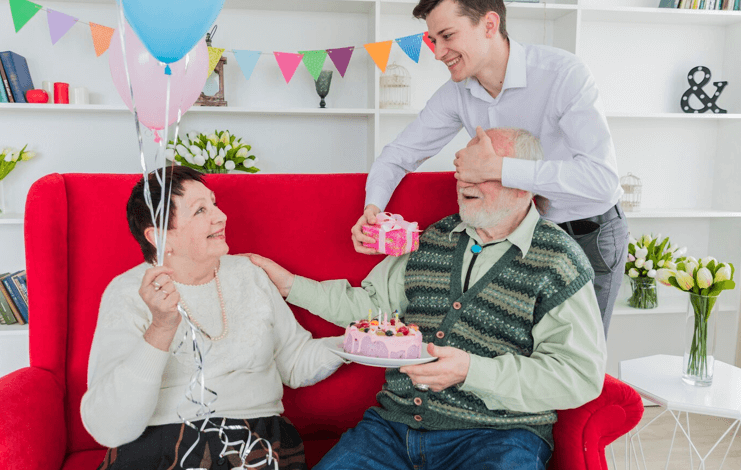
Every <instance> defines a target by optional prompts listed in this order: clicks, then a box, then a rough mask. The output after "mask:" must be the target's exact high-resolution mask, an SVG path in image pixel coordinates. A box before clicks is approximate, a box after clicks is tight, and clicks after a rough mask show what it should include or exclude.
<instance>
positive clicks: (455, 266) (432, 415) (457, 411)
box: [376, 214, 594, 448]
mask: <svg viewBox="0 0 741 470" xmlns="http://www.w3.org/2000/svg"><path fill="white" fill-rule="evenodd" d="M460 222H461V219H460V216H458V215H457V214H456V215H452V216H449V217H447V218H445V219H443V220H441V221H439V222H437V223H436V224H434V225H432V226H431V227H429V228H428V229H427V230H425V232H424V233H423V234H422V236H421V237H420V244H419V250H417V251H416V252H414V253H412V255H411V256H410V258H409V261H408V263H407V268H406V273H405V290H406V295H407V298H408V299H409V307H408V308H407V311H406V312H405V318H404V321H405V322H406V323H415V324H417V325H418V326H419V327H420V331H421V332H422V334H423V338H424V341H425V342H432V343H434V344H436V345H439V346H452V347H455V348H458V349H462V350H463V351H466V352H469V353H471V354H476V355H478V356H482V357H492V358H493V357H497V356H499V355H501V354H517V355H523V356H530V355H531V354H532V352H533V337H532V329H533V327H534V326H535V325H536V324H537V323H538V322H539V321H540V320H541V319H542V318H543V316H544V315H545V314H546V313H547V312H548V311H549V310H550V309H552V308H554V307H556V306H557V305H559V304H561V303H562V302H563V301H565V300H566V299H567V298H569V297H570V296H571V295H573V294H574V293H576V292H577V291H578V290H579V289H581V288H582V287H583V286H584V285H585V284H586V283H587V282H588V281H590V280H592V279H593V276H594V273H593V271H592V268H591V266H590V264H589V261H588V260H587V258H586V256H585V255H584V252H583V251H582V250H581V248H580V247H579V246H578V245H577V244H576V242H574V240H573V239H572V238H571V237H569V235H568V234H566V233H565V232H564V231H563V230H561V229H560V228H558V227H557V226H556V225H555V224H553V223H552V222H549V221H546V220H544V219H540V220H539V221H538V223H537V226H536V228H535V231H534V234H533V240H532V243H531V247H530V249H529V250H528V253H527V256H525V257H523V256H522V252H521V251H520V249H519V248H517V247H516V246H514V245H513V246H512V247H510V249H509V250H508V251H507V252H506V253H505V254H504V255H502V257H501V258H500V259H499V261H497V262H496V263H495V264H494V266H492V267H491V269H489V271H488V272H487V273H486V274H485V275H484V276H483V277H482V278H481V279H480V280H479V281H478V282H476V283H475V284H474V285H472V286H471V287H470V288H469V290H468V291H467V292H465V293H463V292H462V286H461V282H460V279H461V272H462V269H463V266H462V264H463V254H464V252H465V249H466V247H467V245H468V239H469V237H468V235H467V234H466V233H465V232H457V233H453V232H452V230H453V229H454V228H455V227H456V226H457V225H458V224H459V223H460ZM377 399H378V402H379V403H380V404H381V406H382V408H380V409H379V408H376V411H377V412H378V413H379V414H380V415H381V416H382V417H383V418H384V419H387V420H389V421H396V422H401V423H404V424H407V425H409V426H410V427H412V428H417V429H418V428H424V429H429V430H449V429H470V428H494V429H513V428H523V429H527V430H530V431H532V432H534V433H535V434H537V435H538V436H540V437H542V438H543V439H544V440H545V441H546V442H548V444H549V445H550V446H551V448H553V437H552V427H553V423H555V422H556V412H555V411H554V410H551V411H545V412H540V413H523V412H515V411H511V410H504V409H497V410H490V409H488V408H487V407H486V405H485V404H484V402H483V400H481V399H480V398H478V397H477V396H476V395H474V394H473V393H470V392H465V391H461V390H460V388H459V387H457V386H456V387H449V388H447V389H445V390H443V391H441V392H438V393H433V392H420V391H418V390H416V389H415V388H414V387H413V385H412V382H411V380H410V379H409V377H408V376H407V375H406V374H402V373H400V372H399V370H398V369H388V371H387V372H386V384H385V385H384V387H383V390H382V391H381V392H379V394H378V396H377Z"/></svg>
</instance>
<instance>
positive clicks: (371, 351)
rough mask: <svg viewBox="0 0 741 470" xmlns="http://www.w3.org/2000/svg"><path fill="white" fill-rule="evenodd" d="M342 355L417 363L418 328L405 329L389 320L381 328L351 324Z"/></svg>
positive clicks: (374, 324) (419, 348) (367, 323)
mask: <svg viewBox="0 0 741 470" xmlns="http://www.w3.org/2000/svg"><path fill="white" fill-rule="evenodd" d="M343 347H344V349H345V352H348V353H350V354H358V355H360V356H368V357H382V358H387V359H419V358H420V356H421V354H422V333H420V332H419V328H418V327H417V325H413V324H410V325H409V326H407V325H404V323H402V322H401V321H398V320H394V319H392V320H391V321H384V322H382V323H381V324H380V325H379V323H378V320H372V321H367V320H360V321H357V322H352V323H350V325H349V326H348V327H347V328H346V329H345V342H344V344H343Z"/></svg>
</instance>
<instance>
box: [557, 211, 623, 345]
mask: <svg viewBox="0 0 741 470" xmlns="http://www.w3.org/2000/svg"><path fill="white" fill-rule="evenodd" d="M617 207H618V213H619V214H620V216H619V217H616V218H614V219H612V220H608V221H607V222H605V223H603V224H602V225H600V226H599V228H597V229H596V230H594V231H593V232H590V233H586V234H581V235H574V234H572V233H569V235H571V237H572V238H573V239H574V240H576V242H577V243H578V244H579V246H581V247H582V249H583V250H584V253H585V254H586V255H587V258H589V262H590V263H591V264H592V268H593V269H594V292H595V293H596V294H597V303H598V304H599V309H600V313H601V314H602V325H603V326H604V328H605V339H607V330H608V329H609V328H610V319H611V318H612V309H613V307H614V306H615V301H616V300H617V296H618V292H619V291H620V283H621V282H622V280H623V274H624V272H625V261H626V259H627V257H628V221H627V220H625V213H624V212H623V209H622V208H621V207H620V204H619V203H618V206H617Z"/></svg>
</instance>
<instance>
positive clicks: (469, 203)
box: [457, 181, 529, 228]
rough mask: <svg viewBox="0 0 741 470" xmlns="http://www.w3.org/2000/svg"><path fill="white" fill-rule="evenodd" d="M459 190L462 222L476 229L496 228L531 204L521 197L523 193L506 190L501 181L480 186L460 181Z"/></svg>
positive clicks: (515, 190) (459, 209)
mask: <svg viewBox="0 0 741 470" xmlns="http://www.w3.org/2000/svg"><path fill="white" fill-rule="evenodd" d="M457 189H458V211H459V213H460V216H461V220H463V222H465V223H466V224H468V225H470V226H471V227H474V228H492V227H496V226H497V225H499V223H500V222H501V221H502V220H504V219H506V218H507V217H508V216H509V215H510V214H511V213H512V212H513V211H517V210H521V209H522V206H523V204H527V203H529V201H527V200H526V198H522V197H519V193H521V191H519V190H517V189H511V188H505V187H503V186H502V184H501V183H500V182H499V181H486V182H484V183H479V184H469V183H464V182H461V181H459V182H458V185H457ZM523 199H525V200H524V201H523Z"/></svg>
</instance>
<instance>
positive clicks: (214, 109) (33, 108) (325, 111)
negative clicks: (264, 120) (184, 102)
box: [0, 103, 375, 116]
mask: <svg viewBox="0 0 741 470" xmlns="http://www.w3.org/2000/svg"><path fill="white" fill-rule="evenodd" d="M0 110H2V111H5V110H8V111H18V112H24V111H25V112H29V111H30V112H55V113H56V112H62V113H73V112H101V113H124V112H125V113H128V112H130V111H129V109H128V108H127V107H125V106H123V105H107V104H80V105H76V104H69V105H62V104H48V103H45V104H9V103H2V104H0ZM188 113H196V114H201V113H213V114H258V115H266V114H274V115H289V116H302V115H310V116H373V115H374V114H375V110H373V109H366V108H357V109H355V108H294V109H291V108H269V109H250V108H239V107H228V106H224V107H221V106H192V107H191V108H190V109H189V110H188V111H187V112H186V114H185V116H187V114H188Z"/></svg>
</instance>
